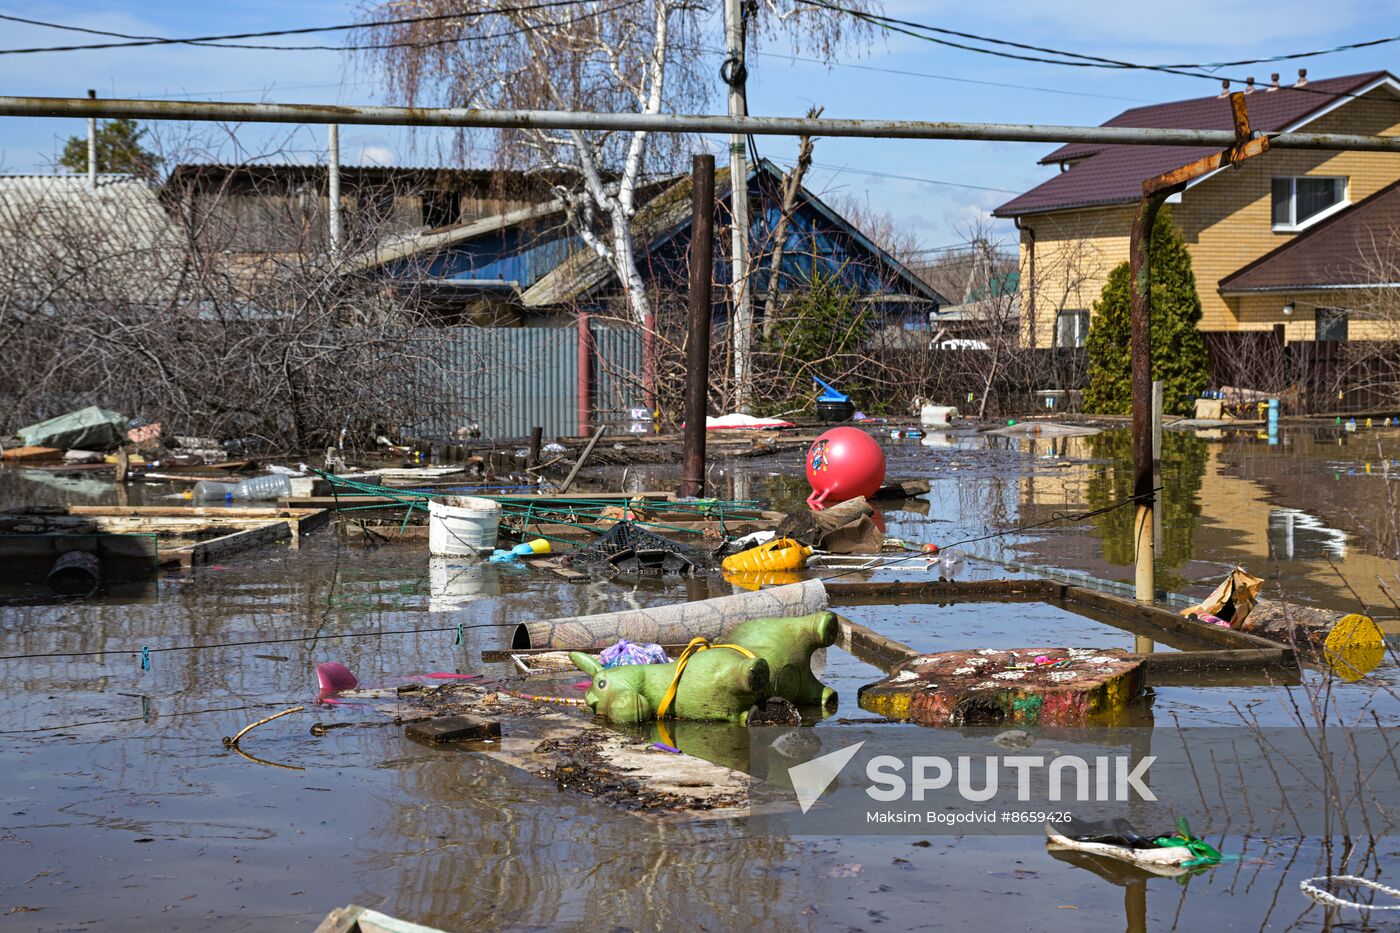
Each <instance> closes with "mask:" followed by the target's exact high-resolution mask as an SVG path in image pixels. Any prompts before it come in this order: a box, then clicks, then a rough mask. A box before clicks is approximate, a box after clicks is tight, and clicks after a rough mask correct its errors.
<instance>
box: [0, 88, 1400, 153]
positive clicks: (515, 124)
mask: <svg viewBox="0 0 1400 933" xmlns="http://www.w3.org/2000/svg"><path fill="white" fill-rule="evenodd" d="M0 116H12V117H75V118H86V117H132V118H135V119H139V120H193V121H216V122H245V123H304V124H327V125H328V124H331V123H339V124H357V125H372V126H443V127H479V128H487V129H489V128H498V129H575V130H606V131H630V130H647V131H651V132H662V133H725V134H727V133H748V134H752V135H755V136H803V135H806V136H846V137H865V138H870V139H972V140H993V141H1000V142H1027V143H1068V142H1088V143H1108V144H1113V145H1127V146H1210V147H1218V148H1226V147H1230V146H1233V145H1234V144H1235V143H1236V138H1235V134H1234V133H1233V132H1232V131H1230V130H1185V129H1152V128H1138V127H1126V126H1060V125H1051V124H1038V123H948V122H929V121H921V120H836V119H828V118H816V119H812V118H808V117H744V116H738V117H728V116H708V115H701V114H670V113H657V114H644V113H595V112H590V111H557V110H473V109H468V108H432V107H369V106H338V105H334V104H276V103H252V102H247V103H245V102H234V101H185V100H180V101H174V100H121V99H107V98H103V99H99V100H88V99H86V98H82V97H0ZM1256 135H1260V136H1261V138H1263V137H1264V136H1267V138H1268V140H1269V147H1270V148H1272V149H1328V150H1350V151H1365V152H1400V136H1362V135H1354V134H1345V133H1277V134H1256Z"/></svg>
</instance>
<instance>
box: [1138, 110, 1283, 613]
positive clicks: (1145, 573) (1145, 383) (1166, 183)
mask: <svg viewBox="0 0 1400 933" xmlns="http://www.w3.org/2000/svg"><path fill="white" fill-rule="evenodd" d="M1230 113H1231V118H1232V121H1233V123H1234V137H1235V138H1234V145H1233V146H1231V147H1230V148H1228V149H1224V150H1222V151H1220V152H1216V153H1212V154H1211V155H1208V156H1205V157H1203V158H1200V159H1197V160H1196V161H1195V162H1192V163H1191V164H1190V165H1183V166H1181V167H1180V168H1175V169H1172V170H1171V171H1170V172H1164V173H1162V174H1161V175H1157V176H1156V177H1153V178H1149V179H1147V180H1146V181H1144V182H1143V183H1142V199H1141V200H1140V201H1138V209H1137V216H1136V217H1135V218H1133V233H1132V238H1131V240H1130V241H1129V246H1128V250H1129V252H1128V264H1129V277H1130V278H1131V280H1132V289H1133V303H1132V322H1133V323H1132V330H1133V334H1132V353H1133V379H1132V384H1133V499H1134V502H1135V503H1136V511H1137V515H1136V518H1135V520H1134V522H1133V549H1134V553H1135V554H1136V555H1137V598H1138V601H1139V602H1144V603H1151V602H1153V601H1155V599H1156V590H1157V580H1156V577H1155V574H1154V571H1153V567H1152V561H1153V558H1154V557H1155V556H1156V548H1155V547H1154V546H1153V533H1152V513H1153V505H1154V503H1155V501H1156V492H1155V484H1154V483H1153V481H1152V474H1153V460H1154V457H1153V449H1152V448H1153V445H1152V437H1153V431H1152V428H1153V425H1152V292H1151V260H1152V225H1153V223H1154V222H1155V221H1156V220H1157V213H1158V212H1159V211H1160V210H1161V209H1162V204H1163V203H1165V202H1166V200H1167V198H1169V197H1171V196H1172V195H1173V194H1176V193H1177V192H1179V191H1184V190H1185V189H1186V186H1187V185H1188V184H1189V183H1190V182H1191V181H1192V180H1193V179H1196V178H1200V177H1201V176H1202V175H1205V174H1206V173H1208V172H1213V171H1215V170H1216V169H1221V168H1225V167H1227V166H1238V165H1239V164H1240V163H1241V162H1243V161H1244V160H1245V159H1250V158H1253V157H1254V156H1257V155H1261V154H1263V153H1265V152H1267V151H1269V148H1270V143H1269V140H1268V138H1267V137H1264V136H1260V135H1256V134H1255V133H1254V132H1253V131H1252V130H1251V129H1250V127H1249V113H1248V110H1247V108H1246V106H1245V97H1244V95H1243V94H1240V93H1238V92H1237V93H1234V94H1231V95H1230Z"/></svg>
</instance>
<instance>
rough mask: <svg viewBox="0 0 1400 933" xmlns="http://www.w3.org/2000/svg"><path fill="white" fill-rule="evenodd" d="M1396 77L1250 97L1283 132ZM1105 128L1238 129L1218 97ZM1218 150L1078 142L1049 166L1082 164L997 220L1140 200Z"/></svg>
mask: <svg viewBox="0 0 1400 933" xmlns="http://www.w3.org/2000/svg"><path fill="white" fill-rule="evenodd" d="M1381 78H1391V79H1392V80H1394V79H1393V77H1392V76H1391V75H1390V73H1389V72H1385V71H1369V72H1366V73H1365V74H1357V75H1348V76H1346V77H1341V78H1326V79H1322V80H1318V81H1313V82H1311V83H1310V84H1309V85H1308V86H1307V87H1306V88H1292V87H1284V88H1281V89H1280V90H1277V91H1267V90H1258V91H1256V92H1255V93H1253V94H1251V95H1249V120H1250V125H1251V126H1252V127H1253V128H1254V129H1256V130H1262V131H1264V132H1266V133H1276V132H1279V131H1280V130H1283V129H1284V128H1285V127H1289V126H1292V125H1293V124H1295V123H1297V122H1299V121H1300V120H1303V119H1305V118H1307V117H1308V116H1310V115H1312V114H1314V113H1316V112H1318V111H1320V110H1324V109H1326V108H1327V107H1329V106H1330V105H1332V104H1334V103H1336V102H1337V100H1338V98H1337V97H1336V96H1335V95H1337V94H1351V93H1355V92H1356V91H1358V90H1359V89H1360V88H1364V87H1366V86H1367V85H1369V84H1373V83H1374V82H1376V81H1377V80H1379V79H1381ZM1103 125H1104V126H1124V127H1136V128H1156V129H1193V130H1228V129H1230V127H1231V126H1232V125H1233V123H1232V120H1231V113H1230V104H1229V101H1228V100H1225V99H1223V98H1221V97H1218V96H1212V97H1197V98H1194V99H1192V100H1179V101H1172V102H1170V103H1165V104H1153V105H1151V106H1148V107H1134V108H1133V109H1132V110H1125V111H1123V112H1122V113H1120V114H1118V116H1116V117H1114V118H1113V119H1112V120H1109V121H1108V122H1107V123H1105V124H1103ZM1214 151H1216V150H1215V149H1213V148H1210V147H1191V146H1121V145H1107V144H1102V143H1071V144H1069V145H1067V146H1061V147H1060V148H1058V149H1056V150H1055V151H1054V152H1051V153H1050V154H1049V155H1047V156H1046V157H1045V158H1043V159H1041V160H1040V161H1041V163H1042V164H1045V163H1053V162H1068V161H1072V160H1076V159H1077V160H1082V161H1077V162H1075V164H1074V165H1071V166H1070V167H1069V168H1068V170H1066V171H1064V172H1061V173H1060V174H1058V175H1056V176H1054V177H1053V178H1051V179H1049V180H1048V181H1045V182H1042V183H1041V184H1039V185H1037V186H1036V187H1034V188H1032V189H1031V190H1029V191H1027V192H1026V193H1024V194H1021V195H1018V196H1017V197H1014V198H1012V199H1011V200H1010V201H1007V202H1006V203H1005V204H1003V205H1001V207H998V208H997V209H996V210H995V211H993V212H992V213H993V214H994V215H996V216H998V217H1015V216H1018V215H1021V214H1034V213H1039V212H1041V211H1056V210H1066V209H1069V208H1074V207H1093V206H1098V205H1104V204H1121V203H1124V202H1130V201H1136V200H1137V199H1138V198H1139V197H1141V195H1142V182H1143V180H1144V179H1146V178H1150V177H1152V176H1153V175H1159V174H1161V173H1162V172H1167V171H1170V170H1172V169H1174V168H1180V167H1181V166H1183V165H1186V164H1188V163H1190V162H1194V161H1195V160H1196V159H1199V158H1201V157H1202V156H1206V155H1209V154H1210V153H1212V152H1214Z"/></svg>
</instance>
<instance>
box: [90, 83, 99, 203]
mask: <svg viewBox="0 0 1400 933" xmlns="http://www.w3.org/2000/svg"><path fill="white" fill-rule="evenodd" d="M96 99H97V92H96V91H95V90H93V89H92V88H88V100H96ZM88 190H89V191H96V190H97V118H96V117H88Z"/></svg>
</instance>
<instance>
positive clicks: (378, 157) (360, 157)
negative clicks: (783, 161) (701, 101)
mask: <svg viewBox="0 0 1400 933" xmlns="http://www.w3.org/2000/svg"><path fill="white" fill-rule="evenodd" d="M350 151H351V152H352V153H354V155H353V157H352V158H351V159H350V160H349V161H350V164H352V165H393V164H394V163H395V162H396V161H398V157H399V154H398V153H397V152H395V151H394V150H393V149H392V148H391V147H389V146H375V145H361V146H359V147H357V148H354V149H351V150H350ZM740 200H741V201H742V200H743V199H742V198H741V199H740Z"/></svg>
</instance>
